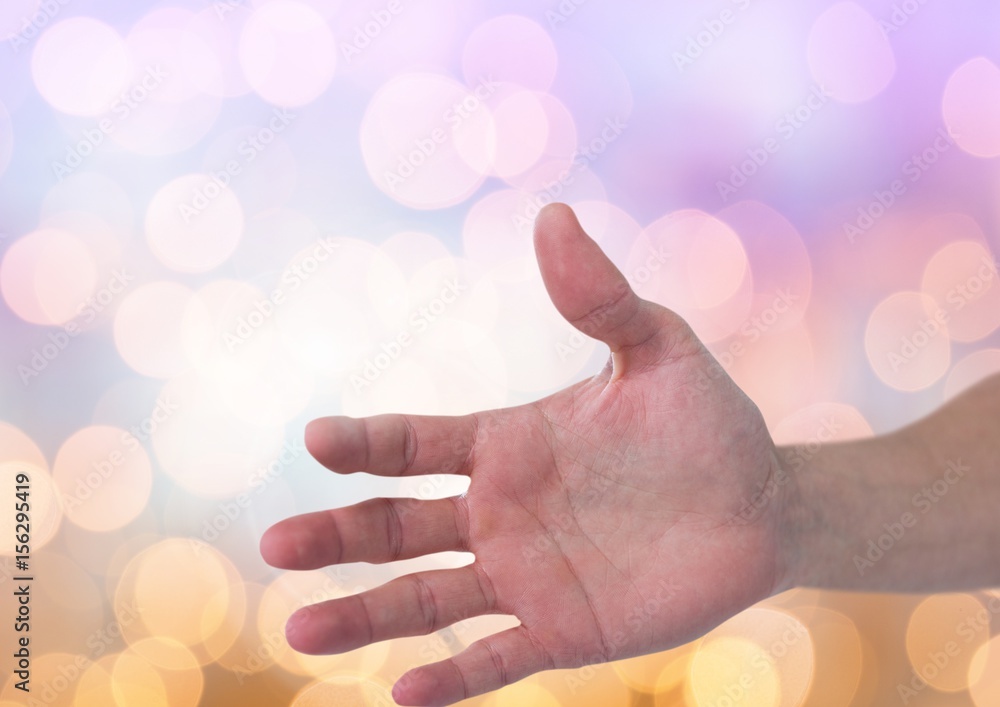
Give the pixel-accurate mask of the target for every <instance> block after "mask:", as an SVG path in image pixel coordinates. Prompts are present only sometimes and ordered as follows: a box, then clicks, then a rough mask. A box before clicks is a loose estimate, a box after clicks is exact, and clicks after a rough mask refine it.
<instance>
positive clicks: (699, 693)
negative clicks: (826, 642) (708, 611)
mask: <svg viewBox="0 0 1000 707" xmlns="http://www.w3.org/2000/svg"><path fill="white" fill-rule="evenodd" d="M814 669H815V660H814V649H813V642H812V637H811V635H810V634H809V629H808V628H807V627H806V626H805V625H804V624H803V623H802V621H800V620H799V619H798V618H797V617H795V616H793V615H791V614H788V613H785V612H783V611H777V610H775V609H767V608H763V607H756V608H752V609H748V610H747V611H744V612H743V613H741V614H737V615H736V616H734V617H733V618H731V619H729V620H728V621H726V622H725V623H724V624H722V625H721V626H719V627H718V628H716V629H715V630H713V631H712V632H711V633H709V634H708V635H707V636H706V637H705V638H704V639H702V641H701V642H700V643H699V644H698V649H697V653H695V656H694V659H693V660H692V661H691V671H690V680H691V684H690V686H691V692H692V693H693V695H694V697H695V698H696V703H697V704H698V705H699V707H701V706H705V707H707V706H708V705H717V704H719V700H720V699H721V700H725V699H729V700H732V697H731V696H730V695H729V694H727V692H731V691H732V690H734V689H735V690H742V691H744V692H743V694H744V696H745V697H744V699H746V700H748V702H747V704H753V705H761V706H764V705H770V706H773V707H796V706H797V705H800V704H802V700H803V698H804V697H805V695H806V693H807V692H808V690H809V686H810V685H811V683H812V679H813V672H814ZM727 688H728V690H727Z"/></svg>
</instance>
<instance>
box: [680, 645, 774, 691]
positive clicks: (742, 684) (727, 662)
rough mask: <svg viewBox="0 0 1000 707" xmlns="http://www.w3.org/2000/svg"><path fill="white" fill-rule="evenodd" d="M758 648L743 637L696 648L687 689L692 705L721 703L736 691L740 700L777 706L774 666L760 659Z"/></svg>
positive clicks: (759, 649)
mask: <svg viewBox="0 0 1000 707" xmlns="http://www.w3.org/2000/svg"><path fill="white" fill-rule="evenodd" d="M760 655H761V648H760V646H758V645H757V644H756V643H754V642H753V641H749V640H746V639H744V638H716V639H713V640H711V641H707V642H705V643H704V644H702V646H701V647H700V648H699V649H698V652H697V653H696V654H695V656H694V659H693V660H692V661H691V668H690V683H689V685H690V691H691V694H692V696H693V697H694V704H695V705H696V707H712V706H714V705H718V704H725V701H726V700H731V699H732V698H731V697H729V696H728V695H727V694H726V689H727V688H728V689H729V690H730V691H736V690H738V691H739V692H738V694H740V695H741V696H742V699H741V700H740V702H744V703H746V704H748V705H753V706H754V707H781V705H782V699H781V679H780V676H779V675H778V669H777V667H776V666H775V665H774V664H773V663H772V662H769V661H766V660H765V661H761V660H760Z"/></svg>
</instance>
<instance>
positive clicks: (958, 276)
mask: <svg viewBox="0 0 1000 707" xmlns="http://www.w3.org/2000/svg"><path fill="white" fill-rule="evenodd" d="M997 269H998V267H997V259H996V257H995V256H994V255H993V253H991V252H990V250H989V249H988V248H987V247H986V246H985V245H984V244H983V243H978V242H975V241H953V242H951V243H949V244H948V245H946V246H945V247H944V248H942V249H941V250H939V251H938V252H937V253H935V254H934V255H933V256H932V257H931V259H930V261H929V262H928V263H927V267H926V268H924V276H923V281H922V283H921V288H920V289H921V290H922V291H923V292H924V293H925V294H927V295H930V296H931V297H933V298H934V301H935V303H936V307H935V308H940V309H942V310H943V311H944V312H946V313H947V315H948V334H949V336H950V337H951V338H952V339H953V340H955V341H966V342H968V341H979V340H980V339H984V338H986V337H987V336H989V335H990V334H992V333H993V332H994V331H996V330H997V328H1000V276H998V273H997ZM928 314H931V315H933V314H934V311H933V309H932V310H930V311H929V312H928Z"/></svg>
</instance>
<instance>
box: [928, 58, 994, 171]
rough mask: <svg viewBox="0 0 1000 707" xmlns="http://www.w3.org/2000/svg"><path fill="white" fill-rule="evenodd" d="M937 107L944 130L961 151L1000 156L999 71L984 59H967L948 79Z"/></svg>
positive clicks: (977, 155)
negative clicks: (942, 118)
mask: <svg viewBox="0 0 1000 707" xmlns="http://www.w3.org/2000/svg"><path fill="white" fill-rule="evenodd" d="M941 103H942V105H941V110H942V112H943V114H944V123H945V126H946V127H947V128H948V132H949V133H950V134H951V136H952V138H953V139H954V140H955V142H956V143H958V146H959V147H960V148H961V149H963V150H965V151H966V152H968V153H969V154H970V155H975V156H976V157H997V156H1000V67H998V66H997V65H996V64H994V63H993V62H992V61H990V60H989V59H987V58H986V57H976V58H975V59H970V60H969V61H967V62H966V63H964V64H962V65H961V66H960V67H958V68H957V69H955V72H954V73H953V74H952V75H951V77H950V78H949V79H948V84H947V85H946V86H945V89H944V96H943V97H942V99H941Z"/></svg>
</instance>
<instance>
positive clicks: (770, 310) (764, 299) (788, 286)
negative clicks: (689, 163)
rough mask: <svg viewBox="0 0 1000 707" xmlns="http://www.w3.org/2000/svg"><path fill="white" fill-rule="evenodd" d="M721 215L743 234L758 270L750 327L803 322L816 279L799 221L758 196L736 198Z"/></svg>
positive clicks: (775, 328) (754, 270) (751, 262)
mask: <svg viewBox="0 0 1000 707" xmlns="http://www.w3.org/2000/svg"><path fill="white" fill-rule="evenodd" d="M716 217H717V218H719V219H720V220H722V221H723V222H725V223H727V224H728V225H729V226H730V227H731V228H732V229H733V230H735V231H736V233H737V234H738V235H739V238H740V243H741V244H742V246H743V249H744V250H745V251H746V254H747V260H748V264H749V267H750V270H751V272H752V273H753V289H754V299H753V306H752V310H751V314H750V316H749V317H748V319H747V321H746V322H745V324H747V325H748V326H749V330H766V331H781V330H783V329H787V328H790V327H792V326H794V325H796V324H798V323H799V322H801V321H802V318H803V317H804V316H805V313H806V310H807V309H808V307H809V302H810V299H811V296H812V279H813V278H812V262H811V259H810V257H809V252H808V250H807V249H806V246H805V243H804V242H803V240H802V237H801V236H800V235H799V232H798V231H797V230H796V228H795V226H793V225H792V224H791V222H789V221H788V219H787V218H785V217H784V216H783V215H782V214H781V213H780V212H779V211H777V210H776V209H774V208H772V207H771V206H768V205H767V204H763V203H761V202H759V201H740V202H737V203H735V204H733V205H732V206H728V207H726V208H725V209H723V210H722V211H720V212H719V213H717V214H716ZM754 318H756V319H757V320H758V322H754Z"/></svg>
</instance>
